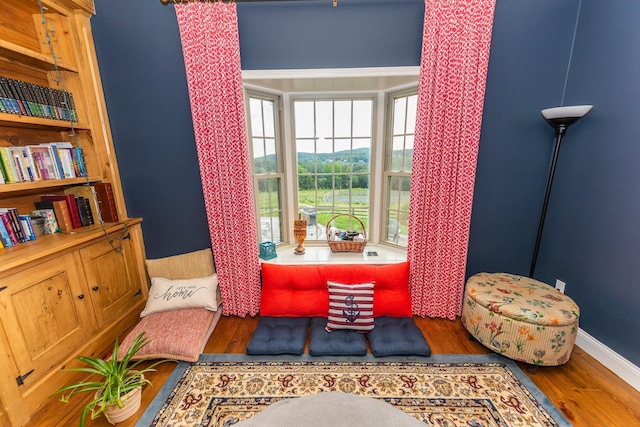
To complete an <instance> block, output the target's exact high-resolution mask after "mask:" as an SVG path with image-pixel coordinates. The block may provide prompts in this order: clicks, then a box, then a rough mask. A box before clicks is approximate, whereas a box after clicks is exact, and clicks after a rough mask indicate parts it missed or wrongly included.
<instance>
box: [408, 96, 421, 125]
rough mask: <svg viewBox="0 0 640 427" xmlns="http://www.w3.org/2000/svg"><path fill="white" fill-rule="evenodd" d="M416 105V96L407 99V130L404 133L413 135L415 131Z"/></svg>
mask: <svg viewBox="0 0 640 427" xmlns="http://www.w3.org/2000/svg"><path fill="white" fill-rule="evenodd" d="M417 105H418V95H411V96H409V97H408V98H407V128H406V133H410V134H413V133H415V131H416V112H417Z"/></svg>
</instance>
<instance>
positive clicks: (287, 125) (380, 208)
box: [243, 67, 420, 249]
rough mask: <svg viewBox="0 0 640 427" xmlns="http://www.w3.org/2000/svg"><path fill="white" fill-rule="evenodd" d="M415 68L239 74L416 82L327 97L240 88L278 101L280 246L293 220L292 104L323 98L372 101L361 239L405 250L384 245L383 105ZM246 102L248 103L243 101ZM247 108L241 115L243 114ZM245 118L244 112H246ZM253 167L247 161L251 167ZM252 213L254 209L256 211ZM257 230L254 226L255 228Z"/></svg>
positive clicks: (288, 239) (290, 234) (247, 86)
mask: <svg viewBox="0 0 640 427" xmlns="http://www.w3.org/2000/svg"><path fill="white" fill-rule="evenodd" d="M419 71H420V69H419V67H392V68H356V69H323V70H244V71H243V79H244V80H251V81H254V80H265V81H268V80H269V79H275V80H277V79H312V78H315V79H318V78H319V79H322V78H328V79H335V78H349V77H353V78H357V77H369V78H375V77H382V78H384V77H394V76H410V77H411V78H415V81H416V83H410V84H404V85H400V86H397V87H392V88H384V89H378V88H375V90H364V91H353V92H345V91H333V92H329V93H327V92H283V91H280V90H277V89H269V88H267V87H265V86H263V85H259V86H257V85H254V84H252V83H245V89H249V90H252V91H255V92H262V93H268V94H273V95H278V96H280V97H281V101H282V110H281V118H280V119H281V123H282V129H283V130H285V131H284V132H282V134H281V135H282V137H281V138H280V142H281V145H280V146H279V148H280V149H281V150H282V154H281V155H280V156H279V159H280V161H282V162H283V164H282V167H283V170H282V171H283V173H284V178H283V179H284V181H283V188H282V190H281V191H282V202H281V203H282V208H283V210H284V212H283V222H284V224H283V227H284V230H283V242H282V243H286V244H291V242H295V238H294V236H293V218H297V207H298V204H299V203H298V197H297V182H298V177H297V159H296V151H295V140H294V123H293V112H292V108H293V107H292V106H293V102H292V99H300V98H302V97H306V98H314V99H319V98H320V97H326V98H329V99H339V98H344V97H346V98H349V97H350V96H351V97H354V98H362V97H373V98H374V113H373V122H374V128H373V135H372V137H373V138H372V147H371V165H370V168H371V175H370V180H369V198H370V201H369V206H370V216H369V231H368V232H369V234H368V235H367V240H368V242H369V243H372V244H378V245H387V246H392V247H397V248H399V249H406V248H405V247H402V246H397V245H393V244H391V243H389V242H386V241H385V238H386V234H385V233H386V220H385V212H386V206H387V205H386V203H388V201H387V200H386V198H387V196H386V193H385V190H386V188H385V179H386V175H385V161H386V157H387V154H386V153H387V149H389V150H390V148H388V147H391V145H390V144H391V141H388V140H387V129H386V128H385V117H386V115H387V100H388V95H389V94H390V93H396V92H399V91H402V90H403V89H406V88H412V87H416V86H417V79H418V76H419ZM246 99H247V100H248V98H246ZM248 108H249V107H248V106H247V111H248ZM247 114H248V113H247ZM252 164H253V162H252ZM256 209H257V208H256ZM258 226H259V225H258ZM316 245H318V246H321V245H326V242H323V241H308V242H305V246H316Z"/></svg>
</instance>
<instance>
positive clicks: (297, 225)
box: [293, 213, 307, 255]
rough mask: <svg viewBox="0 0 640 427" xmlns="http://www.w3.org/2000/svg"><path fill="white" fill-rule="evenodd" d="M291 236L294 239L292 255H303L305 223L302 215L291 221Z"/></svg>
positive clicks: (305, 235) (305, 233)
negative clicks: (294, 247)
mask: <svg viewBox="0 0 640 427" xmlns="http://www.w3.org/2000/svg"><path fill="white" fill-rule="evenodd" d="M293 236H294V237H295V238H296V243H297V245H296V249H295V251H294V254H296V255H302V254H304V239H305V238H306V237H307V221H305V220H304V219H302V213H298V219H296V220H294V221H293Z"/></svg>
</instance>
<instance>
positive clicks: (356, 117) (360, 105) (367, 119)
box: [353, 100, 373, 137]
mask: <svg viewBox="0 0 640 427" xmlns="http://www.w3.org/2000/svg"><path fill="white" fill-rule="evenodd" d="M372 108H373V101H371V100H359V101H353V136H355V137H371V135H373V131H372V124H371V120H372V114H371V112H372Z"/></svg>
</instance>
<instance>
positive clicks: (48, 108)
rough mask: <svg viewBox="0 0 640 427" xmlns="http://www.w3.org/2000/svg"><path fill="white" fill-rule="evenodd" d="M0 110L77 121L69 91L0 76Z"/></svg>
mask: <svg viewBox="0 0 640 427" xmlns="http://www.w3.org/2000/svg"><path fill="white" fill-rule="evenodd" d="M0 112H3V113H11V114H21V115H25V116H31V117H42V118H47V119H55V120H65V121H73V122H77V121H78V115H77V112H76V109H75V102H74V101H73V94H72V93H71V92H67V91H63V90H60V89H54V88H51V87H48V86H42V85H38V84H35V83H30V82H25V81H22V80H16V79H12V78H9V77H5V76H0Z"/></svg>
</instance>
